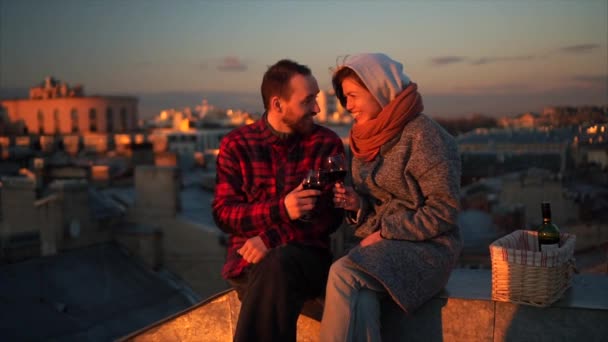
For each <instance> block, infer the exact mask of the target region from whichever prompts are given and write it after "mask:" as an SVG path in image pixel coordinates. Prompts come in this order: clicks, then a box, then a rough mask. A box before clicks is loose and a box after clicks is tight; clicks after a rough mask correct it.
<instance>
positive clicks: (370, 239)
mask: <svg viewBox="0 0 608 342" xmlns="http://www.w3.org/2000/svg"><path fill="white" fill-rule="evenodd" d="M380 240H382V236H380V231H379V230H377V231H375V232H373V233H371V234H369V235H368V236H366V237H365V239H363V240H361V242H360V245H361V247H367V246H369V245H373V244H375V243H376V242H378V241H380Z"/></svg>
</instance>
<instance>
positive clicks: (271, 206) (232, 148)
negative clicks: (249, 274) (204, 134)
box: [213, 139, 290, 238]
mask: <svg viewBox="0 0 608 342" xmlns="http://www.w3.org/2000/svg"><path fill="white" fill-rule="evenodd" d="M237 145H238V144H237V143H236V142H235V141H232V140H228V139H224V140H222V143H221V145H220V153H219V154H218V159H217V169H216V172H217V175H216V188H215V198H214V200H213V215H214V219H215V221H216V223H217V225H218V226H219V228H220V229H221V230H222V231H224V232H226V233H229V234H233V235H237V236H242V237H246V238H251V237H254V236H257V235H259V234H260V233H262V232H263V231H265V230H268V229H273V230H277V226H281V225H285V224H288V223H289V221H290V220H289V215H288V214H287V209H286V208H285V206H284V205H283V202H284V200H285V197H284V196H281V197H276V198H272V199H269V200H266V201H256V202H255V203H248V201H247V194H246V193H245V192H244V191H242V190H241V189H242V188H243V183H244V179H245V176H246V175H245V174H243V169H242V161H241V160H240V158H238V154H237V151H238V146H237ZM245 172H247V169H245ZM269 234H271V233H269ZM279 235H285V234H280V233H279Z"/></svg>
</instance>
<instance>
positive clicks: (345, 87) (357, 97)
mask: <svg viewBox="0 0 608 342" xmlns="http://www.w3.org/2000/svg"><path fill="white" fill-rule="evenodd" d="M342 92H343V94H344V97H345V98H346V110H348V111H349V112H350V113H351V115H352V116H353V119H354V120H355V123H356V124H362V123H365V122H367V121H369V120H372V119H375V118H376V117H377V116H378V114H379V113H380V111H382V106H380V104H379V103H378V101H376V98H375V97H374V96H373V95H372V93H370V92H369V91H368V90H367V89H366V88H365V87H364V86H362V85H361V84H359V82H357V80H355V79H353V78H352V77H348V78H345V79H344V81H342Z"/></svg>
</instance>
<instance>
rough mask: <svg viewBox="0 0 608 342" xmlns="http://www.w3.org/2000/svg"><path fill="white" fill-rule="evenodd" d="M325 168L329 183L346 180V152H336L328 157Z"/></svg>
mask: <svg viewBox="0 0 608 342" xmlns="http://www.w3.org/2000/svg"><path fill="white" fill-rule="evenodd" d="M324 168H325V171H326V172H327V181H328V182H329V183H338V182H344V178H346V158H344V154H334V155H332V156H329V157H327V158H326V159H325V165H324Z"/></svg>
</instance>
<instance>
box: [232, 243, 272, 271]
mask: <svg viewBox="0 0 608 342" xmlns="http://www.w3.org/2000/svg"><path fill="white" fill-rule="evenodd" d="M236 252H237V253H239V254H240V255H241V256H242V257H243V259H245V261H247V262H248V263H250V264H257V263H258V262H260V261H261V260H262V259H264V257H265V256H266V253H268V248H266V245H265V244H264V241H262V238H260V237H259V236H255V237H252V238H250V239H249V240H247V242H245V244H244V245H243V247H241V248H240V249H239V250H237V251H236Z"/></svg>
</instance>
